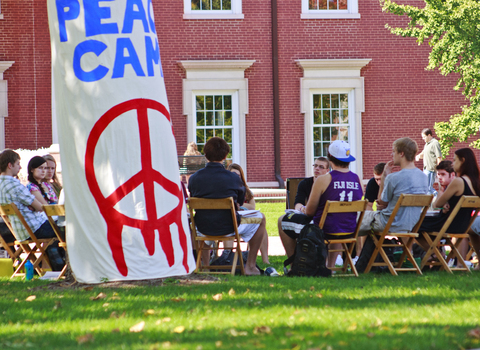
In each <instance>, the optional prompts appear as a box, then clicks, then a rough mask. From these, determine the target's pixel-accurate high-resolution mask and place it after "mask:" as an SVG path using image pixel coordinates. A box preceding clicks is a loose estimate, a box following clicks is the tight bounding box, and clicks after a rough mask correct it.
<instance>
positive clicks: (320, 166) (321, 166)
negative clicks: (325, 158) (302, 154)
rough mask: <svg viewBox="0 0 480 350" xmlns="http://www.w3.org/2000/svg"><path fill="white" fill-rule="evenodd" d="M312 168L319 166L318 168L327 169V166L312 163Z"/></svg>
mask: <svg viewBox="0 0 480 350" xmlns="http://www.w3.org/2000/svg"><path fill="white" fill-rule="evenodd" d="M313 167H314V168H319V169H328V167H326V166H323V165H318V164H313Z"/></svg>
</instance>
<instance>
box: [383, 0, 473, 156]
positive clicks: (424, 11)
mask: <svg viewBox="0 0 480 350" xmlns="http://www.w3.org/2000/svg"><path fill="white" fill-rule="evenodd" d="M380 1H381V4H382V6H383V11H385V12H388V13H392V14H395V15H398V16H404V15H406V16H408V17H409V18H410V22H409V23H408V25H407V26H406V27H405V28H399V27H392V26H390V25H388V24H387V25H386V28H388V29H389V30H390V31H391V32H392V33H393V34H396V35H400V36H403V37H415V38H417V42H418V43H419V44H422V43H424V42H426V41H427V42H428V44H429V45H430V47H431V52H430V54H429V64H428V66H427V69H429V70H433V69H435V68H438V69H439V70H440V72H441V73H442V74H443V75H448V74H450V73H457V74H458V75H459V79H458V81H457V84H456V85H455V87H454V89H455V90H460V91H461V92H462V93H463V95H464V96H465V97H466V99H467V100H468V103H467V104H466V105H465V106H463V107H462V112H461V113H460V114H456V115H453V116H451V117H450V121H449V122H439V123H435V131H436V133H437V135H438V136H439V141H440V144H441V146H442V152H443V154H444V155H447V154H448V152H449V150H450V148H451V147H452V146H453V144H454V142H459V141H466V140H467V139H468V137H469V136H471V135H475V134H476V133H477V132H478V131H479V128H480V95H479V94H480V92H479V87H480V1H479V0H443V1H442V0H425V6H424V7H423V8H420V7H415V6H410V5H400V4H397V3H395V2H393V1H391V0H380ZM471 146H473V147H475V148H480V140H476V141H474V142H472V144H471Z"/></svg>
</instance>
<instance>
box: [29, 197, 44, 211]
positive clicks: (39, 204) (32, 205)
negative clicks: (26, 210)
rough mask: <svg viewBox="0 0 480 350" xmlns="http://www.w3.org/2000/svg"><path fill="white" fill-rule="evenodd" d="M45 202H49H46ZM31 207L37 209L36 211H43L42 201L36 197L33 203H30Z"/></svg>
mask: <svg viewBox="0 0 480 350" xmlns="http://www.w3.org/2000/svg"><path fill="white" fill-rule="evenodd" d="M45 204H48V203H47V202H45ZM30 207H31V208H33V209H35V211H42V210H43V209H42V203H40V202H39V201H38V200H37V199H36V198H35V199H34V200H33V202H32V204H30Z"/></svg>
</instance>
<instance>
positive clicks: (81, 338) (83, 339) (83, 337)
mask: <svg viewBox="0 0 480 350" xmlns="http://www.w3.org/2000/svg"><path fill="white" fill-rule="evenodd" d="M87 342H93V334H92V333H87V334H85V335H81V336H79V337H77V343H78V344H84V343H87Z"/></svg>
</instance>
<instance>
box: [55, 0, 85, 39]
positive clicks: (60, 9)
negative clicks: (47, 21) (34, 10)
mask: <svg viewBox="0 0 480 350" xmlns="http://www.w3.org/2000/svg"><path fill="white" fill-rule="evenodd" d="M55 5H56V7H57V17H58V26H59V31H60V41H61V42H64V41H67V40H68V37H67V30H66V29H65V21H69V20H72V19H75V18H77V17H78V15H79V14H80V4H79V3H78V0H57V1H56V3H55ZM67 8H68V11H65V9H67Z"/></svg>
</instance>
